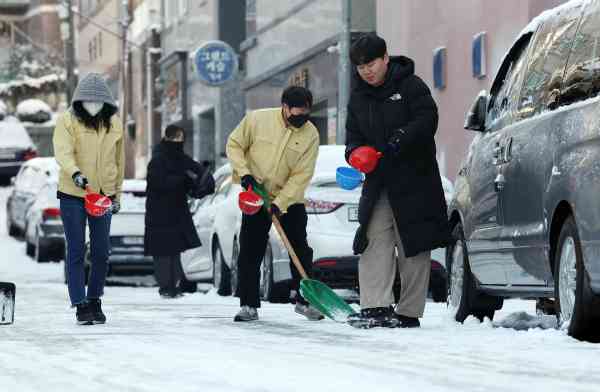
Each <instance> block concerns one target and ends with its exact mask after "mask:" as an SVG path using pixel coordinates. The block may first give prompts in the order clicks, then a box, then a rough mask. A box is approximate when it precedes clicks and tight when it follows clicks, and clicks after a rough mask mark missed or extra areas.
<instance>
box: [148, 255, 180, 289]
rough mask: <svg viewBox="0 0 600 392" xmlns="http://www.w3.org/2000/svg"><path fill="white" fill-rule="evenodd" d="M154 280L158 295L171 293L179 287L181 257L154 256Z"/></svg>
mask: <svg viewBox="0 0 600 392" xmlns="http://www.w3.org/2000/svg"><path fill="white" fill-rule="evenodd" d="M153 258H154V278H155V279H156V282H157V283H158V287H159V289H158V292H159V293H173V292H175V290H176V289H177V287H178V286H179V282H180V281H181V277H182V275H183V270H182V269H181V255H180V254H177V255H173V256H154V257H153Z"/></svg>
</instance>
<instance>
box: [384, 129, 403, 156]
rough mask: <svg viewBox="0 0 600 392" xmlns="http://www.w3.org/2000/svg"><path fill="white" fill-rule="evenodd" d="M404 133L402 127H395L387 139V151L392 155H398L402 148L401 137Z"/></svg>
mask: <svg viewBox="0 0 600 392" xmlns="http://www.w3.org/2000/svg"><path fill="white" fill-rule="evenodd" d="M405 135H406V132H404V130H403V129H395V130H394V131H393V132H392V136H390V138H389V139H388V143H387V152H388V153H391V154H393V155H398V154H399V153H400V150H401V148H402V139H403V138H404V136H405Z"/></svg>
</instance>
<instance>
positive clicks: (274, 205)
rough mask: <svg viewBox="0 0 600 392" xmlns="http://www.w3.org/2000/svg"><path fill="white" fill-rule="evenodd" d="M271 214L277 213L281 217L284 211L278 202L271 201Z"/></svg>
mask: <svg viewBox="0 0 600 392" xmlns="http://www.w3.org/2000/svg"><path fill="white" fill-rule="evenodd" d="M271 214H273V215H275V216H276V217H277V218H278V219H279V218H281V215H282V213H281V210H280V209H279V207H277V204H273V203H271Z"/></svg>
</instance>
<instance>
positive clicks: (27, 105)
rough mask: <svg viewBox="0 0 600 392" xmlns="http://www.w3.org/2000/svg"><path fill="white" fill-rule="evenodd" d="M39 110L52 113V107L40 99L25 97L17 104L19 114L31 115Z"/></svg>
mask: <svg viewBox="0 0 600 392" xmlns="http://www.w3.org/2000/svg"><path fill="white" fill-rule="evenodd" d="M39 112H44V113H52V109H51V108H50V106H48V104H47V103H46V102H44V101H42V100H40V99H26V100H24V101H21V102H20V103H19V104H18V105H17V114H18V115H19V116H33V115H35V114H38V113H39Z"/></svg>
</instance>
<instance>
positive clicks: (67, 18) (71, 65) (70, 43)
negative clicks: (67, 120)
mask: <svg viewBox="0 0 600 392" xmlns="http://www.w3.org/2000/svg"><path fill="white" fill-rule="evenodd" d="M73 15H74V13H73V0H65V2H64V3H63V5H62V7H61V8H60V11H59V17H60V19H61V26H60V27H61V36H62V39H63V42H64V46H65V60H66V61H65V64H66V68H67V70H66V71H67V80H66V85H67V106H69V105H70V104H71V99H72V97H73V91H74V90H75V87H76V86H77V73H76V71H75V70H76V69H77V61H76V59H75V24H74V21H73V19H74V18H73Z"/></svg>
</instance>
